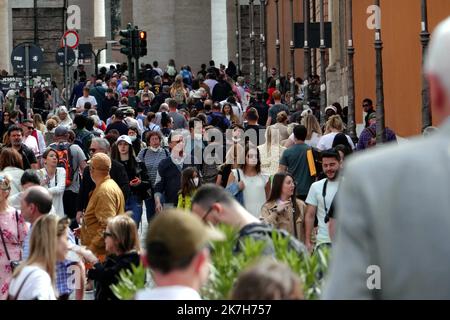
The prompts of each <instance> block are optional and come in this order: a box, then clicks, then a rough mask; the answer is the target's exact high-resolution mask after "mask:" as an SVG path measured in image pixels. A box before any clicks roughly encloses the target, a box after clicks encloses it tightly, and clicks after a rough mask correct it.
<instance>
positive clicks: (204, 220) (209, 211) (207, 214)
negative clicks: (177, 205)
mask: <svg viewBox="0 0 450 320" xmlns="http://www.w3.org/2000/svg"><path fill="white" fill-rule="evenodd" d="M212 211H213V207H211V208H209V210H208V211H206V213H205V215H204V216H203V218H202V221H203V222H205V223H206V218H207V217H208V216H209V214H210V213H211V212H212Z"/></svg>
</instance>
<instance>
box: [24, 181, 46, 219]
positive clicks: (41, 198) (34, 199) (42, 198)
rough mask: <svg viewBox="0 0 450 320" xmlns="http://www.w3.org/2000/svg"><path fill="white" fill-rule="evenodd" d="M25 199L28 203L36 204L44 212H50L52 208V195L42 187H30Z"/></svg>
mask: <svg viewBox="0 0 450 320" xmlns="http://www.w3.org/2000/svg"><path fill="white" fill-rule="evenodd" d="M44 190H45V189H44ZM45 191H46V190H45ZM24 200H25V202H26V203H32V204H34V205H36V207H37V208H38V210H39V212H40V213H42V214H48V213H49V212H50V211H51V210H52V196H51V195H50V193H48V191H46V192H44V191H43V190H42V189H41V188H36V187H34V188H30V189H28V190H27V194H26V196H25V198H24Z"/></svg>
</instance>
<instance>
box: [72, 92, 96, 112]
mask: <svg viewBox="0 0 450 320" xmlns="http://www.w3.org/2000/svg"><path fill="white" fill-rule="evenodd" d="M86 102H90V103H91V106H92V108H93V109H94V108H95V107H96V106H97V100H96V99H95V97H94V96H88V97H87V98H85V97H84V96H82V97H79V98H78V100H77V105H76V108H77V112H83V111H84V104H85V103H86Z"/></svg>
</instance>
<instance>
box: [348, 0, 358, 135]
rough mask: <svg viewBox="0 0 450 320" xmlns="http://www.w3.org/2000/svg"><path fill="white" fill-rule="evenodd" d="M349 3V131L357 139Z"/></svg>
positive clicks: (351, 24) (351, 18) (351, 11)
mask: <svg viewBox="0 0 450 320" xmlns="http://www.w3.org/2000/svg"><path fill="white" fill-rule="evenodd" d="M347 5H348V33H349V35H348V45H347V55H348V78H347V81H348V123H347V126H348V131H349V134H350V137H351V138H352V139H353V140H354V139H356V118H355V69H354V56H355V48H354V47H353V17H352V14H353V2H352V0H347Z"/></svg>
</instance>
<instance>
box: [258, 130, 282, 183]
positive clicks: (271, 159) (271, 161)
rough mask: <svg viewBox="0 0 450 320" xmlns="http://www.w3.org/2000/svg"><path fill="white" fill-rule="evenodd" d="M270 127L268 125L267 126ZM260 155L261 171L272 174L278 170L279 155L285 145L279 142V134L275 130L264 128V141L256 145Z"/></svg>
mask: <svg viewBox="0 0 450 320" xmlns="http://www.w3.org/2000/svg"><path fill="white" fill-rule="evenodd" d="M269 128H270V127H269ZM258 150H259V153H260V155H261V170H262V172H263V173H265V174H268V175H269V176H273V175H274V174H276V173H277V172H278V167H279V163H280V159H281V156H282V155H283V152H284V150H286V148H285V147H283V145H282V144H281V140H280V135H279V133H278V132H277V131H274V130H270V129H267V130H266V143H264V144H263V145H260V146H259V147H258Z"/></svg>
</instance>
